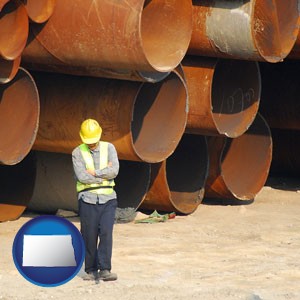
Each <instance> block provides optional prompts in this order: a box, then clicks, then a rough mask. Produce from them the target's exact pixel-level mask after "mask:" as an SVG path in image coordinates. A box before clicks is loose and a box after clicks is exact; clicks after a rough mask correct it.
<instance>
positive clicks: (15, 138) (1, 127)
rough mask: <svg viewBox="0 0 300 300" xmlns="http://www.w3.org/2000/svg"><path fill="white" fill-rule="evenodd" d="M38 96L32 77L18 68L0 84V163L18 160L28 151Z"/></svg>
mask: <svg viewBox="0 0 300 300" xmlns="http://www.w3.org/2000/svg"><path fill="white" fill-rule="evenodd" d="M39 113H40V103H39V95H38V91H37V88H36V85H35V82H34V80H33V78H32V76H31V75H30V74H29V73H28V71H26V70H25V69H23V68H20V69H19V71H18V73H17V74H16V76H15V77H14V79H13V80H12V81H11V82H9V83H7V84H3V85H0V141H1V147H0V164H3V165H14V164H17V163H19V162H20V161H21V160H22V159H23V158H24V157H25V156H26V155H27V154H28V153H29V151H30V150H31V147H32V145H33V143H34V140H35V137H36V133H37V129H38V124H39Z"/></svg>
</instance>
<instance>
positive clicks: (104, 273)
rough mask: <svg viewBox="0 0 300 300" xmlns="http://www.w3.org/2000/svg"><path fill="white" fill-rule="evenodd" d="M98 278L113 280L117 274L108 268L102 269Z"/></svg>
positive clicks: (116, 277)
mask: <svg viewBox="0 0 300 300" xmlns="http://www.w3.org/2000/svg"><path fill="white" fill-rule="evenodd" d="M99 278H100V279H101V280H103V281H113V280H117V279H118V276H117V274H116V273H111V272H110V271H108V270H102V271H100V272H99Z"/></svg>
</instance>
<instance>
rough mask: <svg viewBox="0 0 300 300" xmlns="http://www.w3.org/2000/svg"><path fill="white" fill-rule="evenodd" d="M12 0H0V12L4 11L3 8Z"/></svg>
mask: <svg viewBox="0 0 300 300" xmlns="http://www.w3.org/2000/svg"><path fill="white" fill-rule="evenodd" d="M8 1H10V0H0V11H1V10H2V8H3V6H4V5H5V4H6V3H7V2H8Z"/></svg>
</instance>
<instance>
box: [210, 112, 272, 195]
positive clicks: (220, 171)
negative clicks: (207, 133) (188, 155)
mask: <svg viewBox="0 0 300 300" xmlns="http://www.w3.org/2000/svg"><path fill="white" fill-rule="evenodd" d="M208 152H209V159H210V168H209V175H208V178H207V181H206V186H205V195H204V197H205V198H225V199H238V200H253V199H254V198H255V196H256V195H257V194H258V192H259V191H260V190H261V189H262V187H263V186H264V184H265V182H266V180H267V177H268V174H269V169H270V164H271V161H272V136H271V131H270V128H269V126H268V124H267V122H266V121H265V120H264V118H263V117H262V116H261V115H260V114H259V113H258V114H257V116H256V118H255V120H254V122H253V123H252V125H251V127H250V128H249V129H248V130H247V132H245V133H244V134H243V135H242V136H240V137H237V138H234V139H230V138H226V137H210V138H209V139H208Z"/></svg>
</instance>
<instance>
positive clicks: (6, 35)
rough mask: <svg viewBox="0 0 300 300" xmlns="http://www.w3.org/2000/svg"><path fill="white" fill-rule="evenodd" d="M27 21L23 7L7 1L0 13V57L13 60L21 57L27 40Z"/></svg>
mask: <svg viewBox="0 0 300 300" xmlns="http://www.w3.org/2000/svg"><path fill="white" fill-rule="evenodd" d="M28 31H29V21H28V16H27V12H26V9H25V7H24V6H23V5H22V4H21V3H19V2H17V1H9V2H8V3H7V4H5V5H4V7H3V8H2V10H1V11H0V56H2V57H3V58H5V59H8V60H13V59H16V58H17V57H18V56H20V55H21V53H22V51H23V49H24V48H25V45H26V41H27V38H28Z"/></svg>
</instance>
